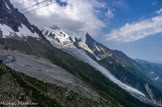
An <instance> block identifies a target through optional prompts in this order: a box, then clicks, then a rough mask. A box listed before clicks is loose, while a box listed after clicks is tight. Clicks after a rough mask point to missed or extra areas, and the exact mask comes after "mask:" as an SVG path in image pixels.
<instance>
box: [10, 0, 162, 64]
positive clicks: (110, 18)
mask: <svg viewBox="0 0 162 107" xmlns="http://www.w3.org/2000/svg"><path fill="white" fill-rule="evenodd" d="M10 1H11V2H12V3H13V4H14V7H16V8H18V9H19V10H22V9H24V8H26V7H29V6H32V5H34V4H36V3H39V2H42V1H43V2H42V3H41V4H39V5H37V6H33V7H32V8H29V9H26V10H24V11H21V12H22V13H26V12H28V11H31V10H34V9H37V8H40V9H38V10H36V11H32V12H30V13H27V14H25V15H26V16H27V17H28V19H29V21H30V22H31V23H33V24H35V25H37V26H50V25H58V26H60V27H66V28H69V29H70V30H73V31H76V32H78V31H83V32H88V33H90V35H91V36H93V37H94V38H95V39H96V40H98V41H99V42H101V43H103V44H105V45H106V46H108V47H109V48H111V49H118V50H121V51H123V52H124V53H126V54H127V55H128V56H130V57H132V58H141V59H145V60H148V61H152V62H159V63H162V0H61V1H59V0H57V1H58V2H55V1H54V0H46V1H45V0H10ZM47 4H48V6H46V7H44V8H41V7H42V6H45V5H47Z"/></svg>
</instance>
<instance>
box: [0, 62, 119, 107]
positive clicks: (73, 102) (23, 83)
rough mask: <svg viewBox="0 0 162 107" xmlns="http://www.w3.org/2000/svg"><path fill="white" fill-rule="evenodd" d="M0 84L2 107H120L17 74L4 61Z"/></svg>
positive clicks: (0, 67)
mask: <svg viewBox="0 0 162 107" xmlns="http://www.w3.org/2000/svg"><path fill="white" fill-rule="evenodd" d="M0 84H1V85H0V100H1V101H2V102H1V104H0V105H2V106H5V105H6V106H42V107H44V106H46V107H51V106H52V107H61V106H62V107H71V106H74V107H76V106H77V107H78V106H82V107H85V106H103V107H104V106H112V107H119V106H120V105H115V104H111V102H96V101H93V100H91V99H88V98H86V97H84V96H81V95H80V94H77V93H75V92H74V91H71V90H68V89H66V88H62V87H60V86H57V85H55V84H49V83H45V82H42V81H40V80H37V79H34V78H31V77H29V76H27V75H24V74H22V73H18V72H15V71H14V70H12V69H11V68H9V67H7V66H6V65H4V64H3V63H2V61H0ZM3 101H4V102H3ZM98 101H99V100H98Z"/></svg>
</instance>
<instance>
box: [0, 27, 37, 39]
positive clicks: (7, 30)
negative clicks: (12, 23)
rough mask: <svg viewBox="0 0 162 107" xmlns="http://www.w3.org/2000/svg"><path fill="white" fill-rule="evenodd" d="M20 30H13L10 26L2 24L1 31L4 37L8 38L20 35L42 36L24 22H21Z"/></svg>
mask: <svg viewBox="0 0 162 107" xmlns="http://www.w3.org/2000/svg"><path fill="white" fill-rule="evenodd" d="M18 29H19V32H15V31H13V30H12V29H11V28H10V27H9V26H7V25H5V24H0V31H2V35H3V37H2V38H7V37H13V36H15V35H16V36H18V37H29V36H30V37H33V38H40V37H39V35H38V34H37V33H32V32H31V31H30V30H29V29H28V28H27V27H26V26H25V25H24V24H21V26H20V27H19V28H18Z"/></svg>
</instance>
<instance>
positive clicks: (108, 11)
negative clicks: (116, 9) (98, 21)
mask: <svg viewBox="0 0 162 107" xmlns="http://www.w3.org/2000/svg"><path fill="white" fill-rule="evenodd" d="M112 11H113V10H111V9H110V8H108V10H107V12H106V16H107V18H109V19H111V18H113V17H114V13H113V12H112Z"/></svg>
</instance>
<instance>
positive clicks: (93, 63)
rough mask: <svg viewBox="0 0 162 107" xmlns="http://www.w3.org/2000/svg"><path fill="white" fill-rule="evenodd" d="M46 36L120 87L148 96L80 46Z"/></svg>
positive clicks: (134, 93)
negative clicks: (111, 71)
mask: <svg viewBox="0 0 162 107" xmlns="http://www.w3.org/2000/svg"><path fill="white" fill-rule="evenodd" d="M45 37H46V38H47V40H49V41H50V43H51V44H52V45H53V46H55V47H57V48H59V49H61V50H63V51H65V52H67V53H69V54H71V55H73V56H75V57H76V58H78V59H79V60H81V61H83V62H85V63H88V64H89V65H91V66H92V67H94V68H95V69H96V70H98V71H100V72H101V73H102V74H103V75H104V76H105V77H107V78H108V79H109V80H111V81H112V82H114V83H115V84H117V85H118V86H119V87H121V88H122V89H124V90H125V91H127V92H129V93H130V94H132V95H133V96H135V97H136V96H141V97H146V96H145V95H144V94H143V93H142V92H141V91H139V90H137V89H135V88H133V87H130V86H128V85H126V84H124V83H122V82H121V81H120V80H118V79H117V78H116V77H114V76H113V75H112V74H111V73H110V72H109V71H108V70H107V69H106V68H104V67H103V66H101V65H100V64H98V63H97V62H96V61H94V60H93V59H92V58H91V57H89V56H88V55H87V53H86V52H85V51H84V50H82V49H78V48H75V47H67V46H64V45H62V44H59V43H57V42H56V41H55V40H54V39H52V38H50V37H48V36H45Z"/></svg>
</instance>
